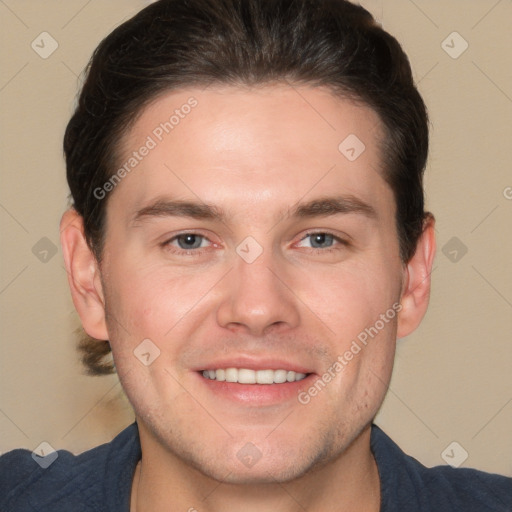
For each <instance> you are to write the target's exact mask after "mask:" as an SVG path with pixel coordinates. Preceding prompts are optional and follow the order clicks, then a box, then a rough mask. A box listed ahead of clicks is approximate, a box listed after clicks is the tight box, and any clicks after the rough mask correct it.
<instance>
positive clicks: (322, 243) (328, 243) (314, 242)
mask: <svg viewBox="0 0 512 512" xmlns="http://www.w3.org/2000/svg"><path fill="white" fill-rule="evenodd" d="M340 243H341V244H343V240H340V239H338V238H337V237H335V236H334V235H331V234H330V233H322V232H318V233H308V234H307V235H306V236H305V237H304V238H302V239H301V241H300V242H299V244H298V246H299V247H310V248H312V249H330V248H331V247H333V246H334V245H337V244H340Z"/></svg>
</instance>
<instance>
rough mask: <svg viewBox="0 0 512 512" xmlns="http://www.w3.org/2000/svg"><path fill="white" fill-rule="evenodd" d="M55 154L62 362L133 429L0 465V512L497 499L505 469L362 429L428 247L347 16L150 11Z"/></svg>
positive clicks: (382, 61)
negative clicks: (81, 336) (110, 378)
mask: <svg viewBox="0 0 512 512" xmlns="http://www.w3.org/2000/svg"><path fill="white" fill-rule="evenodd" d="M64 148H65V153H66V163H67V173H68V183H69V186H70V189H71V193H72V197H73V208H71V209H70V210H69V211H67V212H66V213H65V214H64V216H63V218H62V223H61V232H62V240H61V241H62V247H63V253H64V258H65V263H66V268H67V271H68V275H69V283H70V288H71V293H72V296H73V301H74V303H75V306H76V309H77V311H78V313H79V315H80V317H81V320H82V324H83V326H84V329H85V331H86V332H87V334H88V335H89V337H90V338H89V339H87V340H85V341H84V342H83V343H82V345H81V349H82V351H83V353H84V360H85V361H86V363H87V364H88V365H89V368H90V370H91V372H92V373H106V372H109V371H111V369H112V365H111V363H110V362H109V359H108V356H109V353H110V351H111V352H112V356H113V363H114V364H115V371H116V372H117V374H118V375H119V378H120V381H121V383H122V386H123V388H124V390H125V392H126V394H127V396H128V398H129V399H130V401H131V403H132V405H133V408H134V411H135V414H136V420H137V421H136V424H134V425H132V426H131V427H129V428H128V429H127V430H125V431H124V432H122V433H121V434H120V435H119V436H118V437H117V438H116V439H115V440H114V441H112V443H110V444H109V445H105V446H102V447H99V448H96V449H94V450H91V451H89V452H86V453H84V454H82V455H80V456H77V457H74V456H72V455H71V454H69V453H67V452H60V453H59V457H58V459H57V460H56V461H55V462H54V463H53V464H51V466H49V467H48V468H47V469H42V468H40V467H39V466H38V465H36V464H34V461H33V460H32V458H31V456H30V454H29V453H28V452H25V451H21V452H20V451H15V452H12V453H10V454H7V455H5V456H4V457H3V458H2V459H1V460H2V465H1V471H2V473H3V475H2V486H1V495H0V496H1V498H0V500H1V501H0V508H1V510H4V509H5V510H9V511H11V510H12V511H26V510H27V511H28V510H52V511H55V510H66V511H69V510H73V511H81V510H83V511H89V510H91V511H92V510H116V511H128V510H130V511H131V512H145V511H154V512H159V511H164V510H165V511H169V510H173V511H174V510H176V511H179V510H183V511H186V510H188V511H193V510H199V511H203V510H204V511H218V510H222V511H234V510H244V511H252V510H258V511H266V510H268V511H270V510H280V511H285V512H287V511H296V510H308V511H322V512H324V511H339V510H357V511H363V512H366V511H368V512H370V511H373V512H374V511H379V510H380V511H390V510H421V511H430V510H432V511H434V510H436V511H438V510H464V511H467V510H475V511H476V510H478V511H484V510H489V511H490V510H503V511H505V510H510V508H511V506H512V480H511V479H508V478H505V477H501V476H499V475H490V474H486V473H482V472H477V471H474V470H467V469H464V470H453V469H451V468H447V467H442V468H434V469H426V468H424V467H423V466H421V465H420V464H419V463H417V462H416V461H415V460H414V459H411V458H409V457H407V456H406V455H404V454H403V453H402V452H401V451H400V450H399V448H398V447H397V446H396V445H394V444H393V442H392V441H391V440H390V439H389V438H388V437H387V436H386V435H385V434H384V433H383V432H382V431H380V430H379V429H378V428H377V427H376V426H373V425H372V420H373V418H374V417H375V415H376V413H377V411H378V409H379V407H380V405H381V403H382V401H383V399H384V396H385V392H386V389H387V385H388V383H389V380H390V377H391V371H392V366H393V359H394V350H395V341H396V339H397V338H399V337H404V336H407V335H408V334H409V333H411V332H412V331H413V330H414V329H415V328H416V327H417V326H418V325H419V323H420V322H421V319H422V318H423V315H424V314H425V311H426V308H427V304H428V297H429V291H430V272H431V269H432V261H433V257H434V252H435V240H434V218H433V216H432V215H431V214H429V213H428V212H425V211H424V203H423V190H422V174H423V170H424V167H425V162H426V158H427V149H428V128H427V115H426V111H425V107H424V104H423V101H422V99H421V97H420V96H419V94H418V92H417V90H416V88H415V87H414V84H413V81H412V77H411V71H410V67H409V64H408V62H407V58H406V56H405V55H404V53H403V52H402V50H401V48H400V46H399V44H398V43H397V42H396V40H395V39H393V38H392V37H391V36H390V35H389V34H387V33H386V32H384V31H383V30H382V29H381V28H380V27H379V26H378V25H376V23H375V22H374V21H373V19H372V17H371V16H370V14H369V13H368V12H366V11H365V10H364V9H362V8H361V7H358V6H355V5H353V4H350V3H348V2H346V1H344V0H332V1H329V0H325V1H324V0H321V1H319V0H314V1H313V0H309V1H308V0H293V1H292V0H279V1H277V0H276V1H266V0H243V1H242V0H222V1H219V0H216V1H215V0H188V1H186V0H174V1H173V0H161V1H159V2H156V3H154V4H152V5H151V6H149V7H148V8H146V9H145V10H143V11H142V12H141V13H139V14H138V15H137V16H135V17H134V18H133V19H131V20H129V21H127V22H126V23H124V24H123V25H121V26H120V27H119V28H117V29H116V30H115V31H114V32H113V33H112V34H110V35H109V36H108V37H107V38H106V39H105V40H104V41H103V42H102V43H101V44H100V46H99V47H98V49H97V50H96V52H95V54H94V56H93V59H92V61H91V64H90V67H89V69H88V73H87V79H86V81H85V83H84V86H83V89H82V92H81V95H80V99H79V103H78V105H77V108H76V111H75V113H74V115H73V117H72V119H71V120H70V122H69V125H68V128H67V131H66V135H65V141H64ZM7 468H9V472H10V474H7V472H8V469H7Z"/></svg>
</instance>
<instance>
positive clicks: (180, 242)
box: [165, 233, 210, 251]
mask: <svg viewBox="0 0 512 512" xmlns="http://www.w3.org/2000/svg"><path fill="white" fill-rule="evenodd" d="M209 243H210V241H209V240H208V239H207V238H206V237H205V236H203V235H198V234H196V233H182V234H181V235H177V236H175V237H173V238H171V239H170V240H168V241H167V242H166V243H165V245H170V246H172V247H175V248H178V249H182V250H184V251H190V250H193V249H202V248H204V247H207V246H208V244H209Z"/></svg>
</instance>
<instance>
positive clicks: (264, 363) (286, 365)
mask: <svg viewBox="0 0 512 512" xmlns="http://www.w3.org/2000/svg"><path fill="white" fill-rule="evenodd" d="M226 368H246V369H248V370H287V371H294V372H297V373H306V374H307V373H314V372H312V370H311V368H308V367H307V366H305V365H303V364H300V363H294V362H291V361H289V360H288V361H286V360H283V359H269V358H265V359H258V358H248V357H243V356H240V357H232V356H231V357H230V358H226V359H216V360H213V361H208V362H207V363H205V364H204V365H202V366H197V367H195V368H193V370H194V371H202V370H218V369H226Z"/></svg>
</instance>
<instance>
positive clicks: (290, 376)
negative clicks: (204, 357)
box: [200, 368, 309, 385]
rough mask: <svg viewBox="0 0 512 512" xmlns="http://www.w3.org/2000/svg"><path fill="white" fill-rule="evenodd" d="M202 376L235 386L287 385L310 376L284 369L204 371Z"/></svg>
mask: <svg viewBox="0 0 512 512" xmlns="http://www.w3.org/2000/svg"><path fill="white" fill-rule="evenodd" d="M200 374H201V375H202V376H203V377H204V378H205V379H208V380H215V381H217V382H229V383H234V384H263V385H270V384H285V383H288V382H299V381H301V380H304V379H305V378H306V377H307V376H308V375H309V374H307V373H301V372H295V371H293V370H284V369H277V370H273V369H269V368H268V369H267V368H265V369H261V370H252V369H250V368H218V369H209V370H202V371H200Z"/></svg>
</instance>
